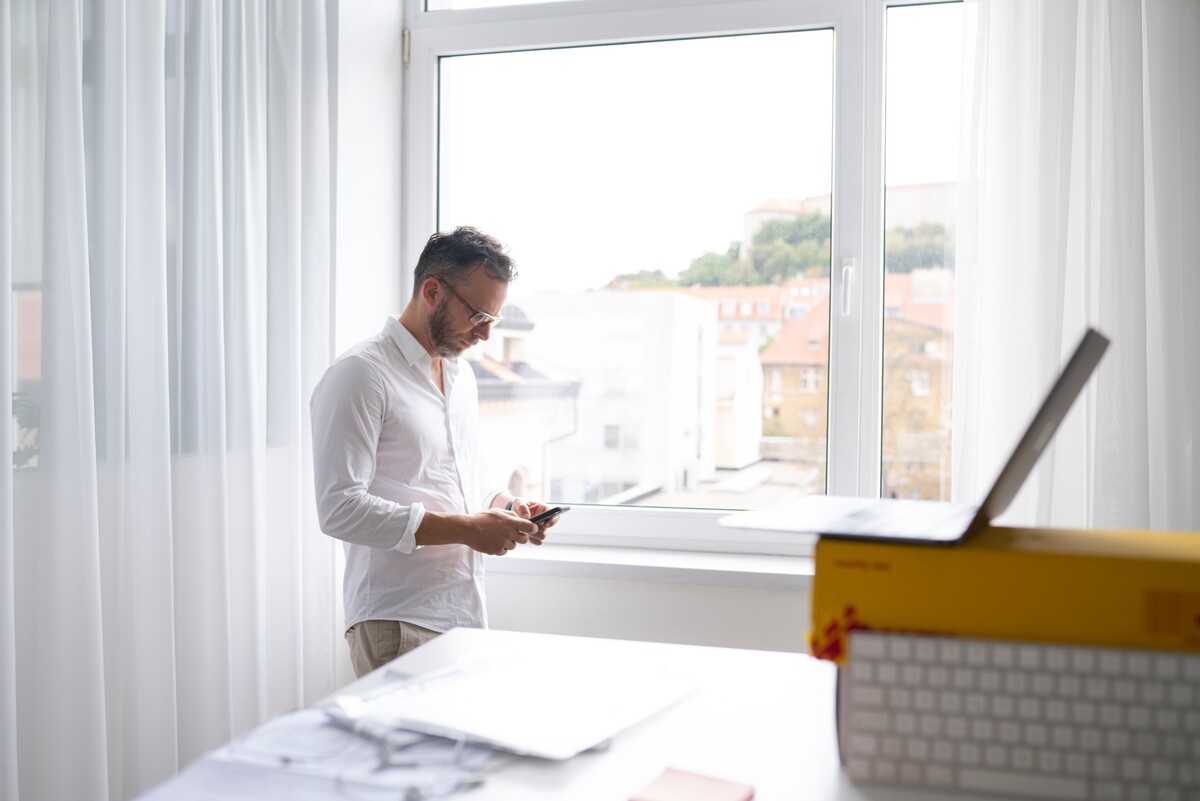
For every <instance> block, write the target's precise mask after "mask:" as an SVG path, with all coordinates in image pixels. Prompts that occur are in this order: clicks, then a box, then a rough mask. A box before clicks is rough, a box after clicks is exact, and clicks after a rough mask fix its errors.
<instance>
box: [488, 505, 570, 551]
mask: <svg viewBox="0 0 1200 801" xmlns="http://www.w3.org/2000/svg"><path fill="white" fill-rule="evenodd" d="M511 503H512V512H513V513H514V514H516V515H517V516H518V517H522V518H524V519H526V520H528V519H529V518H531V517H536V516H537V515H540V514H541V513H542V512H544V511H546V510H547V509H549V508H550V505H549V504H546V503H542V502H541V501H527V500H525V499H524V498H513V499H512V502H511ZM501 508H503V507H501ZM557 522H558V515H555V516H554V517H552V518H550V519H549V520H547V521H546V522H544V523H539V524H538V527H537V531H535V532H533V533H532V534H530V535H529V539H528V540H527V542H532V543H533V544H534V545H541V544H542V543H543V542H545V541H546V529H548V528H550V526H553V525H554V524H555V523H557Z"/></svg>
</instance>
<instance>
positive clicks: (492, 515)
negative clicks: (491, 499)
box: [465, 507, 539, 556]
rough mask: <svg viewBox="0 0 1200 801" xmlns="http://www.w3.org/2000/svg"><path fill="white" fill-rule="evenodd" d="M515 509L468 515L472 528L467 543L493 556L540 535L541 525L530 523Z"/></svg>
mask: <svg viewBox="0 0 1200 801" xmlns="http://www.w3.org/2000/svg"><path fill="white" fill-rule="evenodd" d="M513 508H514V511H512V512H510V511H507V510H505V509H503V508H500V509H494V508H493V509H488V510H487V511H486V512H479V513H478V514H473V515H468V516H467V521H468V526H469V528H470V531H469V534H468V536H467V539H466V540H465V543H466V544H467V545H469V546H470V547H471V548H474V549H475V550H476V551H479V552H480V553H486V554H491V555H492V556H504V554H506V553H508V552H509V551H511V550H512V549H513V548H516V547H517V546H518V545H520V544H522V543H526V542H529V541H530V540H531V539H532V538H533V537H536V536H538V534H539V526H537V525H536V524H534V523H530V522H529V521H528V520H527V519H525V518H524V517H521V516H520V515H519V514H517V513H516V512H515V509H516V507H513Z"/></svg>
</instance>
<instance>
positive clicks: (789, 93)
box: [439, 5, 959, 297]
mask: <svg viewBox="0 0 1200 801" xmlns="http://www.w3.org/2000/svg"><path fill="white" fill-rule="evenodd" d="M928 8H930V7H924V6H922V7H915V8H904V9H900V10H899V11H896V10H893V11H892V12H890V13H889V26H891V28H890V32H889V36H890V38H889V47H890V50H889V60H890V64H891V67H890V68H891V72H890V78H891V82H890V83H889V93H890V102H891V103H892V106H893V107H903V108H905V109H908V112H907V113H906V114H905V115H904V120H897V119H896V118H891V119H889V121H888V124H889V151H888V164H889V169H888V181H889V183H896V182H900V183H907V182H924V181H937V180H946V179H948V178H951V177H952V176H953V169H954V167H955V162H956V154H957V135H958V119H957V97H958V83H957V79H956V77H955V75H956V72H957V70H958V41H959V34H958V32H957V29H956V28H955V27H953V25H954V24H957V20H953V21H950V22H951V27H949V28H947V27H946V23H947V20H946V19H945V18H946V17H957V15H958V13H957V9H958V6H957V5H956V6H954V7H953V8H954V13H953V14H947V13H946V9H945V7H932V9H933V12H939V13H931V12H930V11H927V10H926V9H928ZM910 40H912V41H910ZM931 42H942V43H945V42H949V43H951V44H952V45H953V47H947V48H938V47H933V46H931ZM948 61H949V62H952V65H948V64H947V62H948ZM949 66H953V70H951V69H949ZM832 75H833V33H832V31H829V30H821V31H803V32H794V33H780V34H767V35H757V36H731V37H721V38H710V39H696V40H685V41H675V42H657V43H647V44H632V45H609V46H603V47H581V48H571V49H560V50H546V51H532V52H525V53H507V54H496V55H481V56H461V57H455V58H449V59H444V60H443V62H442V119H441V125H442V139H441V147H442V154H441V159H440V162H441V165H440V170H441V177H440V198H441V209H440V219H439V226H440V227H441V228H443V229H446V228H449V227H452V226H454V225H459V224H471V225H476V226H478V227H480V228H482V229H484V230H486V231H488V232H489V233H492V234H494V235H495V236H496V237H498V238H499V239H500V240H501V241H503V242H505V243H507V244H508V245H509V246H510V249H511V252H512V255H513V257H514V258H515V259H516V261H517V264H518V271H519V273H520V278H519V280H518V282H517V284H514V286H513V295H514V297H517V296H519V295H520V294H524V293H525V292H528V291H532V290H534V289H537V290H559V291H578V290H582V289H589V288H594V287H599V286H603V285H605V284H607V283H608V281H609V280H610V279H611V278H612V277H613V276H615V275H617V274H620V273H629V272H637V271H639V270H655V269H659V270H662V271H663V272H664V273H666V274H667V275H668V276H671V277H674V276H675V275H677V274H678V273H679V271H681V270H683V269H686V268H687V266H688V265H689V264H690V263H691V261H692V259H694V258H696V257H697V256H700V255H701V254H703V253H704V252H705V251H709V250H711V251H718V252H724V251H725V250H726V248H728V247H729V244H730V243H731V242H733V241H735V240H740V239H741V238H742V230H743V216H744V214H745V213H746V212H747V211H749V210H750V209H752V208H754V207H755V206H757V205H758V204H760V203H762V202H763V201H765V200H767V199H768V198H771V197H784V198H797V199H799V198H805V197H811V196H816V195H823V194H828V193H829V191H830V186H831V172H832V110H833V108H832V107H833V91H832V83H833V81H832ZM948 100H953V102H952V103H951V102H947V101H948ZM947 140H948V141H949V142H950V143H952V144H953V147H952V148H951V147H949V146H948V144H947Z"/></svg>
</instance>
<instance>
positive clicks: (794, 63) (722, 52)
mask: <svg viewBox="0 0 1200 801" xmlns="http://www.w3.org/2000/svg"><path fill="white" fill-rule="evenodd" d="M472 5H476V4H475V3H472ZM488 5H500V6H504V5H505V4H497V3H491V2H489V3H488ZM433 8H434V6H433V0H430V9H431V10H430V11H424V10H421V9H419V8H418V9H415V10H410V12H409V24H410V27H411V42H412V48H411V50H412V62H411V65H410V67H409V72H408V76H407V91H406V106H407V107H406V119H407V120H408V121H409V126H410V128H409V131H408V132H407V135H406V139H405V143H404V147H405V175H406V184H405V191H406V195H407V207H408V209H409V210H410V212H411V213H410V214H408V215H407V217H406V220H405V226H406V228H405V240H406V242H407V245H406V247H407V248H408V249H409V251H410V255H411V257H412V258H413V259H414V260H415V256H416V253H417V252H419V249H420V245H421V244H422V243H423V242H424V240H425V238H426V237H427V236H428V233H429V232H430V231H432V230H435V229H447V228H450V227H453V226H455V225H459V224H471V225H476V226H478V227H480V228H482V229H484V230H486V231H488V232H490V233H493V234H495V235H496V236H497V237H499V238H500V239H501V240H502V241H504V242H506V243H507V244H508V245H509V246H510V248H511V251H512V254H513V256H514V258H515V259H516V261H517V264H518V270H519V273H520V276H519V278H518V280H517V282H515V283H514V284H513V286H512V287H511V288H510V292H509V305H510V306H511V307H514V308H516V309H519V311H520V318H521V319H522V320H524V321H526V322H527V323H528V328H527V330H526V331H525V335H524V338H523V344H524V348H523V354H524V359H525V362H524V363H523V365H522V366H521V369H520V370H514V369H512V368H513V366H512V365H506V364H504V361H505V359H504V354H503V353H502V352H499V351H497V350H496V349H495V348H494V346H493V343H494V341H495V340H496V339H497V337H496V336H493V342H492V343H486V344H484V345H481V346H479V347H478V348H477V349H476V350H477V352H474V353H469V354H468V358H471V359H473V360H474V361H475V364H476V373H477V375H479V376H480V382H481V389H482V384H483V383H484V382H486V381H487V380H488V374H489V371H493V372H495V373H496V379H497V380H502V381H508V382H510V383H512V382H520V383H523V384H525V386H523V387H521V388H520V390H521V391H519V392H517V393H516V394H514V395H513V396H512V398H515V399H516V400H512V399H509V400H506V401H505V403H506V404H507V405H506V406H505V407H504V408H503V409H500V408H497V409H495V410H492V409H489V408H485V406H486V404H481V410H480V411H481V416H482V417H483V419H484V420H485V422H484V431H482V432H481V437H483V438H484V440H485V442H484V444H485V451H486V452H489V453H493V454H496V458H497V459H504V458H512V455H511V450H510V452H509V453H508V454H506V452H505V449H503V448H488V447H486V445H487V442H486V438H487V437H488V436H489V434H488V431H487V429H488V426H487V423H486V420H487V418H488V416H489V415H490V414H492V413H493V412H495V413H496V414H497V416H499V415H503V419H504V420H505V421H507V423H506V424H507V425H509V426H511V425H513V424H514V423H515V424H516V425H519V426H522V427H524V428H527V429H528V430H530V431H532V432H535V433H536V437H537V439H538V442H537V443H535V444H534V445H532V446H530V447H527V448H524V449H523V451H522V458H524V459H528V460H530V461H528V462H522V463H519V464H516V463H503V464H496V465H490V466H489V467H491V468H492V470H493V472H499V474H502V475H503V474H509V475H511V474H512V473H513V472H515V471H520V472H521V474H522V475H527V476H528V477H529V481H530V482H531V484H532V486H534V487H541V488H543V490H544V492H545V494H546V495H547V500H553V501H560V502H565V503H577V504H579V503H586V502H589V501H592V500H594V499H596V498H598V497H601V496H603V497H604V498H606V499H607V500H608V502H610V503H615V504H621V505H625V506H638V507H643V509H641V510H640V511H639V510H633V509H623V510H622V509H607V510H606V509H592V510H581V511H582V512H583V513H581V514H573V515H572V517H571V520H570V521H565V520H564V526H563V527H561V528H563V529H564V533H570V532H572V531H579V532H582V533H584V534H587V533H594V534H596V535H598V536H603V535H608V534H611V533H612V531H613V529H614V528H619V529H620V531H621V536H633V535H634V534H635V533H637V532H638V531H639V530H640V527H641V526H640V524H639V523H638V522H637V521H650V520H654V521H655V523H654V524H653V525H651V524H650V523H647V524H646V525H645V527H644V528H645V530H646V531H647V532H650V531H652V530H653V531H654V532H659V533H652V534H648V535H647V536H650V537H651V538H654V537H660V538H661V537H663V536H666V537H668V538H671V537H674V536H675V534H673V533H670V531H674V530H675V529H678V530H679V534H678V539H679V540H680V541H681V542H685V543H686V542H688V541H692V540H704V539H705V537H707V536H711V537H712V538H714V539H715V540H718V541H723V540H727V539H728V536H729V535H728V532H727V531H726V530H723V529H718V528H716V526H715V522H714V521H715V520H716V519H717V518H719V517H720V516H721V515H722V514H724V513H725V511H724V510H729V509H742V508H751V507H755V506H761V505H766V504H770V503H773V502H775V501H778V500H782V499H783V498H785V497H790V496H793V495H796V494H799V493H821V492H827V491H830V492H836V493H839V494H868V495H870V494H877V493H879V492H880V491H881V489H882V488H883V484H884V482H882V481H881V475H882V473H883V468H882V465H883V461H884V457H883V444H882V443H883V433H882V432H883V430H884V429H885V428H886V426H885V421H884V412H883V411H880V410H882V409H885V408H887V407H886V403H885V400H884V396H885V395H886V394H887V393H888V392H891V391H892V390H891V389H890V388H889V387H887V386H886V383H887V382H886V381H881V380H880V376H881V374H882V372H881V369H882V365H883V364H884V357H885V354H884V350H885V349H884V348H882V347H880V346H879V345H878V344H874V345H873V344H872V343H873V342H876V343H877V342H879V341H881V339H882V337H880V336H879V334H880V333H882V332H884V331H885V330H886V331H887V332H888V334H889V336H890V333H891V329H884V314H883V308H884V295H885V290H884V261H885V255H887V254H889V253H892V252H893V251H892V250H885V245H884V221H883V219H881V218H880V215H879V214H878V212H875V213H872V212H871V211H870V210H871V209H873V208H880V207H882V206H883V200H884V198H885V195H884V174H883V166H884V165H883V159H882V158H877V159H872V158H867V159H865V160H864V159H863V158H862V155H861V154H862V153H864V152H866V153H870V152H872V149H873V148H875V147H876V145H878V147H879V149H880V152H882V151H883V144H884V142H885V138H886V137H885V128H884V87H885V85H886V86H888V87H889V89H888V92H889V94H888V95H887V97H888V99H889V102H892V100H893V97H894V95H893V94H892V93H891V89H890V84H889V83H887V82H886V81H885V76H884V69H885V67H887V68H888V69H891V64H892V62H891V59H890V57H889V59H888V60H887V61H886V62H885V60H884V56H883V53H884V48H883V41H884V37H885V35H886V36H890V35H891V33H892V29H891V28H885V25H890V20H891V17H890V16H889V15H890V14H891V13H892V12H893V10H894V9H890V8H889V7H888V6H887V5H885V4H884V3H882V2H876V1H874V0H873V1H872V2H869V3H867V4H863V3H861V2H858V0H814V1H813V2H809V3H795V2H792V0H756V2H754V3H751V4H747V3H743V2H737V0H699V1H698V2H695V3H690V4H687V5H686V6H683V5H680V4H678V3H675V2H670V0H661V2H660V1H659V0H645V2H639V3H632V2H627V0H592V2H589V3H587V4H586V5H579V6H573V4H572V3H570V2H560V3H550V4H545V5H543V6H539V8H538V11H537V14H532V13H530V12H529V11H525V12H522V11H521V10H520V9H519V8H518V7H516V6H511V5H510V6H509V7H498V8H491V9H489V10H488V11H486V12H483V11H481V12H467V11H460V10H455V9H463V8H466V6H465V5H463V4H462V3H461V2H457V1H455V2H441V3H439V5H438V9H439V10H436V11H434V10H432V9H433ZM938 8H940V6H938ZM899 10H907V9H899ZM732 19H736V20H738V22H737V23H736V26H737V27H735V28H731V27H729V26H730V24H731V23H730V20H732ZM499 22H504V23H506V24H497V23H499ZM916 28H917V30H918V38H919V26H916ZM931 30H933V29H931ZM946 30H947V29H946V28H937V29H936V30H934V32H933V34H932V35H933V36H934V38H932V39H927V41H926V45H927V46H931V47H932V46H934V45H937V46H940V45H941V44H944V42H943V40H942V39H941V38H938V37H941V36H943V35H944V33H945V31H946ZM888 42H889V47H890V39H889V40H888ZM864 64H866V65H868V66H867V68H866V69H865V71H864V68H863V65H864ZM888 80H890V76H889V78H888ZM940 89H941V84H939V91H940ZM955 92H956V93H957V89H956V90H955ZM936 101H937V99H936V98H935V102H936ZM895 102H901V101H895ZM864 108H865V109H866V110H867V111H866V116H865V117H864V116H863V109H864ZM939 119H940V118H939ZM889 120H890V118H889ZM886 135H888V136H890V132H889V133H887V134H886ZM835 141H836V142H837V147H836V148H835V146H834V145H835ZM887 153H888V157H889V159H890V158H892V157H893V155H892V154H893V151H892V150H891V149H890V145H889V149H888V150H887ZM854 154H859V155H857V156H856V155H854ZM896 158H900V156H896ZM864 187H865V188H864ZM888 208H889V212H890V211H891V206H889V207H888ZM932 283H933V284H936V283H937V280H936V278H934V279H932ZM937 288H938V287H936V286H935V287H934V289H937ZM922 289H928V287H924V286H923V287H922ZM944 289H945V286H944V285H942V286H941V290H944ZM771 293H774V294H771ZM776 303H778V304H779V307H780V309H781V310H783V311H782V313H781V314H779V315H777V317H778V319H775V320H763V319H762V317H764V316H768V315H769V312H770V309H771V308H773V305H772V304H776ZM509 316H510V313H509V309H507V308H506V310H505V317H506V318H508V317H509ZM506 321H507V320H506ZM502 325H503V324H502ZM496 333H499V332H496ZM928 339H929V335H928V332H926V334H925V336H924V339H923V340H922V342H924V341H926V340H928ZM891 341H892V340H891V339H889V340H888V342H891ZM839 345H840V347H839ZM943 352H946V351H945V350H944V351H943ZM722 360H732V363H741V362H740V360H745V361H746V362H747V363H749V364H752V365H753V366H754V368H755V370H754V375H756V376H757V378H755V379H754V380H751V381H739V382H735V383H734V384H733V385H732V386H730V385H729V384H728V382H723V381H722V380H721V378H720V376H721V372H720V370H719V369H718V365H719V364H720V363H721V362H722ZM618 367H619V369H621V370H623V371H625V374H626V381H625V384H624V385H625V387H626V389H627V391H626V392H623V393H618V392H614V391H613V387H614V384H615V383H616V382H615V381H614V373H613V371H614V370H616V369H618ZM502 370H508V371H509V372H507V373H503V374H502V373H501V371H502ZM905 377H906V375H905V374H901V379H902V380H903V379H904V378H905ZM943 383H945V384H946V385H948V383H946V382H937V381H934V382H933V383H932V386H933V387H937V386H940V385H941V384H943ZM535 387H536V393H535V392H534V389H535ZM908 389H909V388H908V387H907V386H905V394H906V395H908V396H911V394H912V393H911V392H909V391H908ZM482 395H483V393H482V392H481V396H482ZM764 396H765V397H764ZM800 398H804V399H803V400H800ZM764 400H766V401H767V402H766V403H764ZM518 401H519V402H520V403H525V404H526V406H525V407H524V408H523V409H514V407H513V404H514V403H516V402H518ZM718 401H719V402H718ZM872 408H874V409H876V410H877V415H876V418H877V419H870V418H871V415H870V414H868V415H867V418H868V419H867V420H866V421H865V422H864V420H863V415H862V410H864V409H866V410H869V409H872ZM907 419H909V418H908V417H907V416H904V417H903V418H902V422H901V425H900V427H901V428H903V427H904V425H905V423H904V422H903V421H904V420H907ZM612 421H621V422H620V423H619V425H614V423H613V422H612ZM610 428H611V429H613V431H614V433H612V435H611V436H610ZM597 429H599V430H602V431H604V432H605V436H604V437H603V439H601V440H600V441H599V442H597V439H598V438H596V437H595V435H594V434H591V435H590V436H589V434H588V432H595V431H596V430H597ZM616 432H619V434H620V438H617V434H616ZM631 442H636V443H637V447H636V449H634V448H632V447H631V446H630V443H631ZM597 445H599V446H600V447H599V448H598V449H597ZM909 461H911V460H906V461H905V464H907V463H908V462H909ZM735 464H736V465H747V464H748V465H751V466H752V467H753V468H754V469H755V470H756V471H758V474H759V475H765V476H767V478H766V479H765V480H761V481H755V482H751V481H748V480H745V481H738V480H736V476H735V475H732V474H731V472H732V471H733V468H724V467H718V465H735ZM730 479H734V480H730ZM614 486H619V487H621V488H622V489H621V491H620V492H619V493H617V494H616V495H614V494H613V493H611V492H609V490H611V489H612V488H613V487H614ZM739 487H741V488H745V489H746V491H744V492H739V491H738V489H737V488H739ZM573 492H574V493H577V494H574V495H573V494H572V493H573ZM593 513H594V514H593ZM614 515H618V516H619V519H620V520H621V523H620V524H619V525H617V524H615V523H614V521H615V520H617V519H618V517H615V516H614ZM663 516H666V517H667V518H671V517H676V518H680V519H682V517H681V516H686V519H687V520H688V521H689V523H688V525H687V526H670V525H668V526H663V525H661V520H662V518H663ZM567 522H570V523H571V525H570V526H566V525H565V524H566V523H567ZM664 529H668V530H670V531H669V532H668V534H666V535H663V534H661V532H662V531H663V530H664ZM747 536H748V535H747ZM787 539H788V538H785V537H779V538H771V537H769V536H767V535H763V537H762V538H761V539H758V538H753V539H752V541H751V540H747V543H745V544H742V543H739V545H738V546H737V547H742V546H743V545H744V547H746V548H749V549H755V548H760V547H761V548H766V549H768V550H772V551H779V550H788V547H789V546H787V545H781V544H780V543H783V542H784V541H785V540H787Z"/></svg>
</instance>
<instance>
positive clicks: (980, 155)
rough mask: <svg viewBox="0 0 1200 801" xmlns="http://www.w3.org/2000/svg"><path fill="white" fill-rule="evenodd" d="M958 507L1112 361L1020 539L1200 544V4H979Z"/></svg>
mask: <svg viewBox="0 0 1200 801" xmlns="http://www.w3.org/2000/svg"><path fill="white" fill-rule="evenodd" d="M967 11H968V14H967V18H968V20H969V23H968V26H967V30H968V47H967V62H966V64H965V65H964V66H965V74H966V75H968V76H969V77H970V80H969V86H968V87H966V91H965V92H964V96H965V98H966V108H967V109H968V111H967V113H966V115H965V122H966V125H965V126H964V132H965V136H964V143H965V145H966V146H965V147H964V150H963V152H964V154H965V155H964V164H963V170H962V176H963V184H962V185H963V189H964V191H963V192H962V196H963V197H964V198H966V205H965V206H964V208H963V209H962V214H961V222H960V227H959V253H958V269H959V274H960V292H961V293H962V294H961V296H960V303H959V312H958V323H957V326H956V339H957V341H956V349H957V353H956V358H955V364H956V365H960V366H965V367H962V368H961V369H959V370H958V371H957V374H956V381H955V395H956V400H955V420H954V443H955V469H956V473H957V474H956V476H955V487H956V490H957V491H958V493H960V494H961V495H963V496H964V497H972V496H973V495H975V496H976V497H977V494H978V493H979V492H980V491H981V490H982V489H983V488H984V487H985V486H986V484H987V483H988V482H990V481H991V479H992V478H993V477H994V475H995V472H996V470H997V469H998V467H999V464H1000V461H1001V460H1002V458H1003V456H1004V455H1005V454H1006V453H1007V451H1008V449H1009V448H1010V447H1011V445H1012V444H1013V442H1014V441H1015V437H1016V435H1017V434H1018V432H1019V430H1020V429H1021V428H1022V427H1023V426H1024V425H1025V423H1026V422H1027V421H1028V417H1029V415H1031V414H1032V412H1033V409H1034V408H1035V407H1036V404H1037V403H1038V402H1039V401H1040V399H1041V396H1042V394H1043V393H1044V391H1045V390H1046V389H1047V388H1048V386H1049V382H1050V381H1051V380H1052V379H1053V377H1054V375H1055V373H1056V372H1057V370H1058V367H1059V365H1060V364H1061V363H1062V361H1063V360H1064V358H1065V357H1066V355H1067V354H1068V353H1069V352H1070V350H1071V349H1072V348H1073V347H1074V345H1075V344H1076V341H1077V339H1078V337H1079V336H1080V335H1081V334H1082V331H1083V329H1084V328H1085V327H1086V326H1087V325H1089V324H1090V325H1094V326H1096V327H1097V328H1099V329H1100V330H1101V331H1103V332H1104V333H1105V334H1107V335H1108V336H1109V337H1110V338H1111V339H1112V341H1113V345H1112V347H1111V348H1110V349H1109V352H1108V354H1107V355H1106V356H1105V358H1104V361H1103V362H1102V363H1101V365H1100V368H1099V369H1098V372H1097V375H1096V377H1095V378H1094V379H1093V382H1092V384H1091V385H1090V386H1089V388H1088V390H1087V394H1086V396H1085V397H1084V398H1083V399H1081V402H1080V403H1079V404H1078V408H1077V409H1076V410H1075V411H1074V412H1073V414H1072V417H1071V418H1070V419H1069V420H1068V423H1067V425H1066V426H1065V427H1064V429H1063V430H1061V431H1060V432H1059V434H1058V437H1057V439H1056V441H1055V444H1054V446H1053V448H1052V450H1051V451H1050V452H1048V453H1047V454H1046V457H1044V459H1043V463H1042V464H1041V465H1040V467H1039V469H1038V472H1037V474H1036V476H1035V477H1034V479H1033V480H1031V482H1030V485H1028V486H1027V487H1026V488H1025V490H1024V491H1023V492H1022V495H1021V497H1020V498H1019V499H1018V503H1017V505H1016V506H1017V508H1015V509H1014V510H1013V511H1012V512H1011V513H1010V515H1008V516H1007V517H1006V518H1005V521H1006V522H1014V523H1025V524H1053V525H1061V526H1093V527H1106V528H1110V527H1111V528H1116V527H1130V528H1168V529H1185V530H1192V531H1196V530H1200V500H1198V499H1197V489H1198V487H1200V449H1198V447H1197V446H1198V444H1200V443H1198V442H1197V437H1198V435H1200V315H1198V314H1197V313H1196V309H1197V308H1200V262H1198V259H1200V158H1198V155H1200V51H1198V50H1197V48H1196V42H1197V41H1200V4H1197V3H1195V2H1194V0H1003V1H1002V2H1001V1H1000V0H995V1H994V2H989V0H978V1H977V2H969V4H968V8H967Z"/></svg>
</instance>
